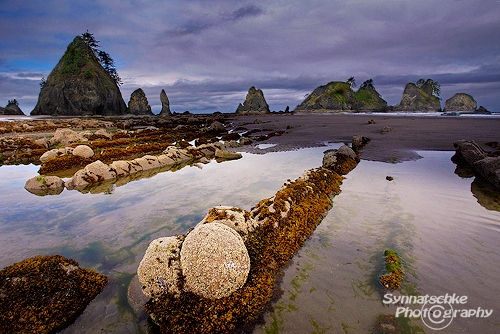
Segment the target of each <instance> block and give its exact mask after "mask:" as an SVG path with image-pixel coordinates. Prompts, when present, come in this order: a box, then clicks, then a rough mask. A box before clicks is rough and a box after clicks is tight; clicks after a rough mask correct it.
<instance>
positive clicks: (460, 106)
mask: <svg viewBox="0 0 500 334" xmlns="http://www.w3.org/2000/svg"><path fill="white" fill-rule="evenodd" d="M98 47H99V45H98V41H96V39H95V38H94V36H93V34H91V33H89V32H88V31H87V32H85V33H83V34H82V35H79V36H76V37H75V38H74V40H73V41H72V42H71V43H70V44H69V45H68V47H67V49H66V51H65V53H64V54H63V56H62V57H61V59H60V60H59V62H58V63H57V65H56V66H55V67H54V69H53V70H52V71H51V73H50V74H49V76H48V77H47V79H45V78H42V81H41V83H40V88H41V89H40V93H39V96H38V101H37V104H36V106H35V108H34V109H33V110H32V111H31V113H30V115H32V116H35V115H51V116H94V115H100V116H119V115H127V114H130V115H153V113H152V111H151V106H150V105H149V103H148V100H147V97H146V94H145V93H144V91H143V90H142V89H141V88H137V89H136V90H135V91H134V92H133V93H132V94H131V96H130V100H129V103H128V106H127V105H126V104H125V101H124V99H123V97H122V94H121V91H120V88H119V86H120V85H121V79H120V77H119V76H118V73H117V72H116V69H115V67H114V62H113V59H112V58H111V56H110V55H109V54H108V53H106V52H104V51H102V50H100V49H98ZM355 88H356V80H355V78H354V77H350V78H349V79H348V80H347V81H331V82H329V83H327V84H326V85H321V86H318V87H317V88H315V89H314V90H313V91H312V92H311V93H310V94H307V95H306V97H305V99H304V100H303V101H302V102H301V103H300V104H299V105H297V107H296V108H295V109H294V110H293V111H290V108H289V107H287V108H286V110H285V111H284V112H287V113H288V112H295V113H338V112H349V113H358V112H422V113H428V112H441V111H444V113H445V114H448V115H455V114H459V113H483V114H486V113H489V112H488V111H487V110H486V108H484V107H482V106H480V107H479V108H478V107H477V102H476V101H475V100H474V98H473V97H472V96H471V95H469V94H466V93H457V94H455V95H454V96H453V97H451V98H450V99H448V100H446V102H445V106H444V108H443V109H442V108H441V102H440V100H441V98H440V93H441V92H440V84H439V83H438V82H437V81H434V80H432V79H423V78H421V79H419V80H417V81H416V82H409V83H407V84H406V86H405V88H404V91H403V94H402V97H401V101H400V102H399V103H398V104H396V105H395V106H389V105H388V104H387V102H386V101H385V100H384V99H383V98H382V96H381V95H380V94H379V93H378V92H377V90H376V89H375V85H374V82H373V80H372V79H369V80H366V81H364V82H363V83H362V84H361V85H360V86H359V88H358V89H357V90H355ZM160 100H161V102H162V112H161V113H160V114H159V116H160V117H169V116H171V115H172V113H171V112H170V102H169V99H168V97H167V94H166V93H165V90H162V91H161V93H160ZM11 102H12V103H11ZM281 112H282V111H281ZM235 113H236V114H239V115H248V114H257V115H258V114H268V113H271V111H270V109H269V105H268V103H267V102H266V99H265V98H264V93H263V91H262V90H261V89H257V88H255V87H254V86H252V87H250V89H249V91H248V94H247V96H246V98H245V100H244V101H243V103H240V104H239V105H238V107H237V109H236V111H235ZM0 114H2V115H24V113H23V112H22V111H21V110H20V108H19V106H18V103H17V101H16V100H15V99H14V100H10V101H9V104H8V105H7V107H6V108H1V107H0Z"/></svg>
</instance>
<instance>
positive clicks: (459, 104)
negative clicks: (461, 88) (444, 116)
mask: <svg viewBox="0 0 500 334" xmlns="http://www.w3.org/2000/svg"><path fill="white" fill-rule="evenodd" d="M476 108H477V102H476V100H474V98H473V97H472V96H471V95H469V94H465V93H457V94H455V95H453V96H452V97H450V98H449V99H448V100H446V103H445V106H444V111H445V112H450V111H460V112H475V111H476Z"/></svg>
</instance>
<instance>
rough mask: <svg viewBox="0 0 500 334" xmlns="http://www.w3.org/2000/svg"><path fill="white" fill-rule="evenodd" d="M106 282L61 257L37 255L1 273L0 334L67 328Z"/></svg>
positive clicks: (45, 331)
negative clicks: (0, 333)
mask: <svg viewBox="0 0 500 334" xmlns="http://www.w3.org/2000/svg"><path fill="white" fill-rule="evenodd" d="M107 283H108V279H107V277H106V276H105V275H103V274H99V273H97V272H95V271H93V270H89V269H85V268H80V266H79V264H78V263H77V262H76V261H75V260H72V259H68V258H65V257H63V256H60V255H52V256H36V257H33V258H29V259H26V260H23V261H21V262H18V263H15V264H13V265H11V266H8V267H6V268H4V269H2V270H1V271H0V331H1V332H2V333H55V332H57V331H60V330H62V329H64V328H66V327H67V326H69V325H70V324H71V323H73V321H75V319H76V318H78V316H79V315H80V314H81V313H82V312H83V311H84V310H85V308H86V307H87V305H88V304H89V303H90V302H91V301H92V299H94V298H95V297H96V296H97V295H98V294H99V293H101V292H102V290H103V289H104V287H105V286H106V284H107Z"/></svg>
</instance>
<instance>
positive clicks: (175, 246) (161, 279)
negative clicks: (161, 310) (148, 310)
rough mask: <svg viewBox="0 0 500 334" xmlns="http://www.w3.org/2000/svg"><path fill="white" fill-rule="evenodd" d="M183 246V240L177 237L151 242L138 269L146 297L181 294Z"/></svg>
mask: <svg viewBox="0 0 500 334" xmlns="http://www.w3.org/2000/svg"><path fill="white" fill-rule="evenodd" d="M181 244H182V240H181V239H180V238H177V237H164V238H158V239H155V240H153V241H151V243H150V244H149V246H148V249H147V250H146V254H144V257H143V258H142V260H141V263H140V264H139V268H138V269H137V277H138V278H139V282H140V283H141V286H142V292H143V293H144V294H145V295H146V296H148V297H154V296H155V295H160V294H162V293H173V294H179V293H180V290H179V286H180V284H179V274H180V271H181V265H180V261H179V253H180V247H181Z"/></svg>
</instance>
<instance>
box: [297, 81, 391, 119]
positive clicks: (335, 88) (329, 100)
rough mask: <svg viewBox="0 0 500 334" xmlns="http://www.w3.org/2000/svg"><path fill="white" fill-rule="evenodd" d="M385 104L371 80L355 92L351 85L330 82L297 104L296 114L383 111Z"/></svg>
mask: <svg viewBox="0 0 500 334" xmlns="http://www.w3.org/2000/svg"><path fill="white" fill-rule="evenodd" d="M386 109H387V102H386V101H385V100H384V99H382V97H381V96H380V94H379V93H378V92H377V91H376V89H375V87H374V86H373V80H371V79H370V80H366V81H365V82H363V84H362V85H361V86H360V88H359V89H358V91H357V92H355V91H353V90H352V87H351V84H349V83H348V82H343V81H332V82H329V83H328V84H326V85H322V86H319V87H316V88H315V89H314V90H313V92H312V93H311V94H309V95H307V97H306V98H305V99H304V101H302V103H301V104H299V105H298V106H297V107H296V108H295V110H294V111H296V112H345V111H348V112H351V111H353V112H355V111H385V110H386Z"/></svg>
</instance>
